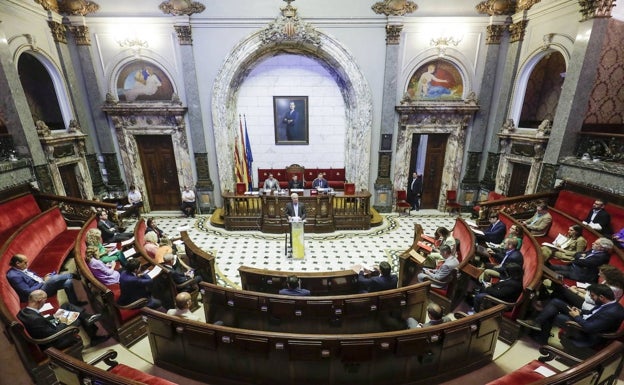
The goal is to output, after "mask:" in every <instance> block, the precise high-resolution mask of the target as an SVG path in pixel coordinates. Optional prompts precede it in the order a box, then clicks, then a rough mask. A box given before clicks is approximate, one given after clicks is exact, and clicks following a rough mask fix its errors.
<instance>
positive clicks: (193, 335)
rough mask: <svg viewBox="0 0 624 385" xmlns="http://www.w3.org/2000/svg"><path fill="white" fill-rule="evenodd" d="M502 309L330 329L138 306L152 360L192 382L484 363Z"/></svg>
mask: <svg viewBox="0 0 624 385" xmlns="http://www.w3.org/2000/svg"><path fill="white" fill-rule="evenodd" d="M503 308H504V307H503V306H496V307H493V308H490V309H487V310H484V311H483V312H480V313H477V314H475V315H472V316H468V317H465V318H462V319H459V320H456V321H451V322H447V323H444V324H440V325H436V326H431V327H426V328H418V329H409V330H401V331H393V332H385V333H372V334H370V333H369V334H332V335H324V334H291V333H275V332H265V331H255V330H248V329H236V328H231V327H226V326H219V325H213V324H206V323H203V322H197V321H190V320H186V319H182V318H180V317H174V316H168V315H167V314H164V313H160V312H157V311H154V310H152V309H148V308H144V309H143V310H142V312H143V315H144V316H145V317H146V319H147V324H148V330H149V333H148V336H149V342H150V347H151V351H152V357H153V360H154V364H155V365H157V366H159V367H161V368H164V369H166V370H169V371H172V372H175V373H178V374H181V375H184V376H187V377H191V378H194V379H196V380H198V381H203V382H208V383H232V384H233V383H235V384H238V385H245V384H249V385H251V384H254V385H255V384H276V385H291V384H308V385H310V384H323V385H334V384H376V385H377V384H378V385H390V384H392V385H402V384H405V385H407V384H410V385H425V384H434V383H440V382H443V381H445V380H448V379H451V378H455V377H457V376H459V375H461V374H465V373H469V372H471V371H473V370H475V369H477V368H479V367H482V366H484V365H487V364H488V363H490V362H491V361H492V356H493V354H494V349H495V346H496V340H497V337H498V324H499V321H500V317H501V312H502V311H503ZM460 363H461V364H460Z"/></svg>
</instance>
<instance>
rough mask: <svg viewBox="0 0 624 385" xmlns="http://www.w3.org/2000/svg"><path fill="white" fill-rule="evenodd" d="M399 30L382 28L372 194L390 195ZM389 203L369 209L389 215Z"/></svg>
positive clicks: (398, 26)
mask: <svg viewBox="0 0 624 385" xmlns="http://www.w3.org/2000/svg"><path fill="white" fill-rule="evenodd" d="M402 29H403V26H402V25H400V24H388V25H387V26H386V62H385V66H384V69H385V71H384V88H383V97H382V100H383V101H382V106H381V129H380V133H381V140H380V148H379V156H378V166H377V179H376V180H375V192H379V191H392V181H391V179H390V175H391V170H392V143H393V140H392V135H393V133H394V131H395V129H396V127H397V114H396V112H395V110H394V108H395V105H396V95H397V74H398V70H397V66H398V63H399V43H400V42H401V30H402ZM388 203H390V204H388ZM391 203H392V202H390V201H388V199H386V198H384V199H383V201H382V202H376V200H375V201H374V203H373V207H375V209H376V210H377V211H379V212H390V211H391V210H392V206H391Z"/></svg>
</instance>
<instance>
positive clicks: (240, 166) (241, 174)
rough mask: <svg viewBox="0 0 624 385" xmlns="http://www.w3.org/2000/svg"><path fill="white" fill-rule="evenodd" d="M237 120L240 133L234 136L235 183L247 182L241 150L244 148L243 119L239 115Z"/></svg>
mask: <svg viewBox="0 0 624 385" xmlns="http://www.w3.org/2000/svg"><path fill="white" fill-rule="evenodd" d="M238 121H239V124H240V131H239V132H240V134H239V135H237V136H236V139H235V140H234V171H235V173H236V182H237V183H245V184H246V183H247V174H246V173H245V170H246V169H247V162H246V161H245V158H244V154H245V152H244V151H242V150H243V148H244V142H243V135H242V134H243V121H242V120H241V117H240V115H239V116H238Z"/></svg>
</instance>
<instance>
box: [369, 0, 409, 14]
mask: <svg viewBox="0 0 624 385" xmlns="http://www.w3.org/2000/svg"><path fill="white" fill-rule="evenodd" d="M417 8H418V6H417V5H416V3H414V2H413V1H409V0H384V1H379V2H377V3H375V4H374V5H373V6H372V7H371V9H372V10H373V12H375V13H376V14H379V15H382V14H383V15H386V16H404V15H406V14H408V13H412V12H414V11H415V10H416V9H417Z"/></svg>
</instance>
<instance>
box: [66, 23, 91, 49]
mask: <svg viewBox="0 0 624 385" xmlns="http://www.w3.org/2000/svg"><path fill="white" fill-rule="evenodd" d="M69 31H70V32H71V33H72V35H74V40H75V41H76V45H91V37H90V36H89V27H87V26H86V25H75V26H71V27H69Z"/></svg>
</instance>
